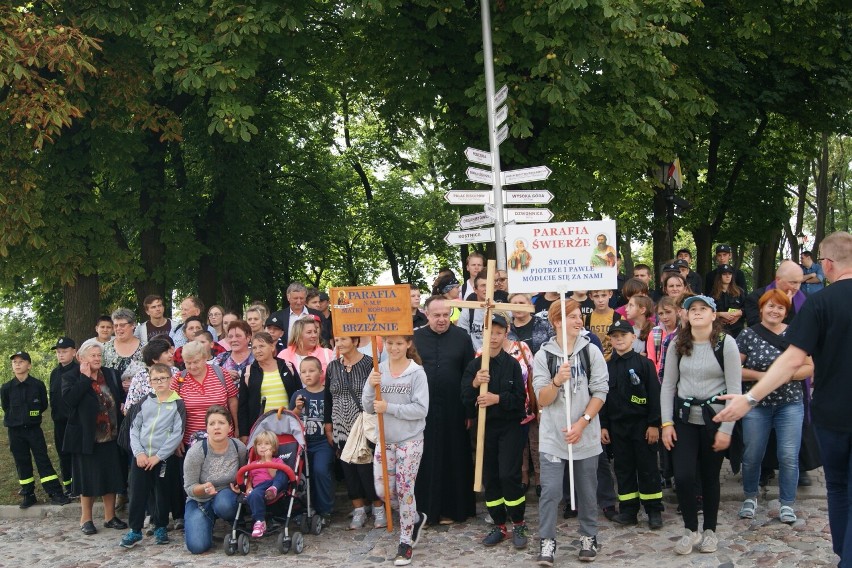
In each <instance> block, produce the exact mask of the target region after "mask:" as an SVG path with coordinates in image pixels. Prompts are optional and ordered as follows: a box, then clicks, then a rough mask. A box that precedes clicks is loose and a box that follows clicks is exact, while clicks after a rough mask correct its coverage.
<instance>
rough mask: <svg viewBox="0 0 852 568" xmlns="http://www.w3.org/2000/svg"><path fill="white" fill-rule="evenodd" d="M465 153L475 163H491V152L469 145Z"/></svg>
mask: <svg viewBox="0 0 852 568" xmlns="http://www.w3.org/2000/svg"><path fill="white" fill-rule="evenodd" d="M464 155H465V157H466V158H467V159H468V160H470V161H471V162H473V163H474V164H482V165H483V166H490V165H491V152H486V151H485V150H477V149H476V148H470V147H468V149H467V150H465V151H464Z"/></svg>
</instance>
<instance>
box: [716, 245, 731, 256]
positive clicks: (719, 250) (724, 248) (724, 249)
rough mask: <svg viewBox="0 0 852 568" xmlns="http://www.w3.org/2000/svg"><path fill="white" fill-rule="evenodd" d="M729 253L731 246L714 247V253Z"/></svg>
mask: <svg viewBox="0 0 852 568" xmlns="http://www.w3.org/2000/svg"><path fill="white" fill-rule="evenodd" d="M720 252H731V245H716V253H717V254H718V253H720Z"/></svg>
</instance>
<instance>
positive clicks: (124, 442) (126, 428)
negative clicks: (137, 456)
mask: <svg viewBox="0 0 852 568" xmlns="http://www.w3.org/2000/svg"><path fill="white" fill-rule="evenodd" d="M150 396H151V395H150V394H149V395H148V396H146V397H145V398H143V399H142V400H140V401H138V402H135V403H134V404H133V405H131V407H130V408H128V409H127V414H126V415H125V416H124V420H122V422H121V428H119V429H118V437H117V438H116V440H115V441H116V443H117V444H118V445H119V447H120V448H122V449H123V450H124V451H126V452H127V453H129V454H131V455H132V454H133V450H132V449H131V447H130V428H131V427H132V426H133V421H134V420H136V416H137V415H138V414H139V411H140V410H142V404H143V403H144V402H145V401H146V400H148V399H149V398H150ZM175 402H176V403H177V411H178V412H179V413H180V416H181V419H182V420H183V424H184V427H186V405H185V404H184V402H183V400H181V399H178V400H177V401H175Z"/></svg>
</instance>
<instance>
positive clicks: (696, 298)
mask: <svg viewBox="0 0 852 568" xmlns="http://www.w3.org/2000/svg"><path fill="white" fill-rule="evenodd" d="M695 302H704V303H705V304H707V305H708V306H710V307H711V308H712V309H713V311H714V312H715V311H716V301H715V300H713V298H711V297H710V296H702V295H698V296H690V297H689V298H687V299H686V300H684V301H683V309H685V310H688V309H689V306H691V305H692V304H694V303H695Z"/></svg>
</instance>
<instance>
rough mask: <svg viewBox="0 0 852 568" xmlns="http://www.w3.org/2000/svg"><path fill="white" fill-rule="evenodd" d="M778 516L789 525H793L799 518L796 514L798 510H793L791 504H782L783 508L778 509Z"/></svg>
mask: <svg viewBox="0 0 852 568" xmlns="http://www.w3.org/2000/svg"><path fill="white" fill-rule="evenodd" d="M778 518H779V519H780V520H781V522H782V523H786V524H788V525H792V524H793V523H795V522H796V521H798V520H799V518H798V517H797V516H796V512H795V511H794V510H793V507H791V506H790V505H782V506H781V509H780V510H779V511H778Z"/></svg>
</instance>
